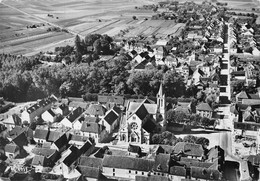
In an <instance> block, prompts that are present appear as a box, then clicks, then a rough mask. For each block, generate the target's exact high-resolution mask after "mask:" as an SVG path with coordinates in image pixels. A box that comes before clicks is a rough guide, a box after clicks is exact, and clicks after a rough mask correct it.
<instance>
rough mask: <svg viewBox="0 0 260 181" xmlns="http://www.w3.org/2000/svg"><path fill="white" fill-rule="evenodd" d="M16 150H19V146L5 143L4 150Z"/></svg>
mask: <svg viewBox="0 0 260 181" xmlns="http://www.w3.org/2000/svg"><path fill="white" fill-rule="evenodd" d="M18 150H19V147H18V146H17V145H16V144H13V143H10V144H7V145H5V152H9V153H15V152H16V151H18Z"/></svg>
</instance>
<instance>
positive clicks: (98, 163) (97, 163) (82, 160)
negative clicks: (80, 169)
mask: <svg viewBox="0 0 260 181" xmlns="http://www.w3.org/2000/svg"><path fill="white" fill-rule="evenodd" d="M102 161H103V159H101V158H95V157H88V156H81V157H79V161H78V165H82V166H87V167H94V168H100V169H101V167H102Z"/></svg>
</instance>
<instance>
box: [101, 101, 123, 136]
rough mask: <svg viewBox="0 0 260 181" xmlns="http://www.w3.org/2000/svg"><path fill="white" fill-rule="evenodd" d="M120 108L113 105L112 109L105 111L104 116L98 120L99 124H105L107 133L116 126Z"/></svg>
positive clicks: (119, 117) (119, 116)
mask: <svg viewBox="0 0 260 181" xmlns="http://www.w3.org/2000/svg"><path fill="white" fill-rule="evenodd" d="M121 112H122V111H121V109H120V108H119V107H116V106H114V107H113V108H112V109H110V110H109V111H107V112H106V114H105V116H104V118H102V119H101V120H100V122H99V123H100V124H101V125H103V126H105V128H106V130H107V132H108V133H111V132H112V131H114V130H115V128H117V127H118V125H119V121H120V119H121Z"/></svg>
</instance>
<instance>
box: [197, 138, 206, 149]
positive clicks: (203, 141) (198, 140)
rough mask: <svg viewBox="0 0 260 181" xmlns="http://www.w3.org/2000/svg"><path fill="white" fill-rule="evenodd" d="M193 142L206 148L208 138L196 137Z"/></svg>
mask: <svg viewBox="0 0 260 181" xmlns="http://www.w3.org/2000/svg"><path fill="white" fill-rule="evenodd" d="M195 143H196V144H199V145H201V146H202V147H203V148H205V149H206V148H207V147H208V146H209V139H207V138H205V137H199V138H197V140H196V142H195Z"/></svg>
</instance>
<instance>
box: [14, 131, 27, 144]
mask: <svg viewBox="0 0 260 181" xmlns="http://www.w3.org/2000/svg"><path fill="white" fill-rule="evenodd" d="M12 141H13V142H14V143H15V144H16V145H18V146H19V147H23V146H25V145H27V144H28V140H27V137H26V135H25V133H24V132H22V133H21V134H19V135H18V136H16V137H15V138H14V139H13V140H12Z"/></svg>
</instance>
